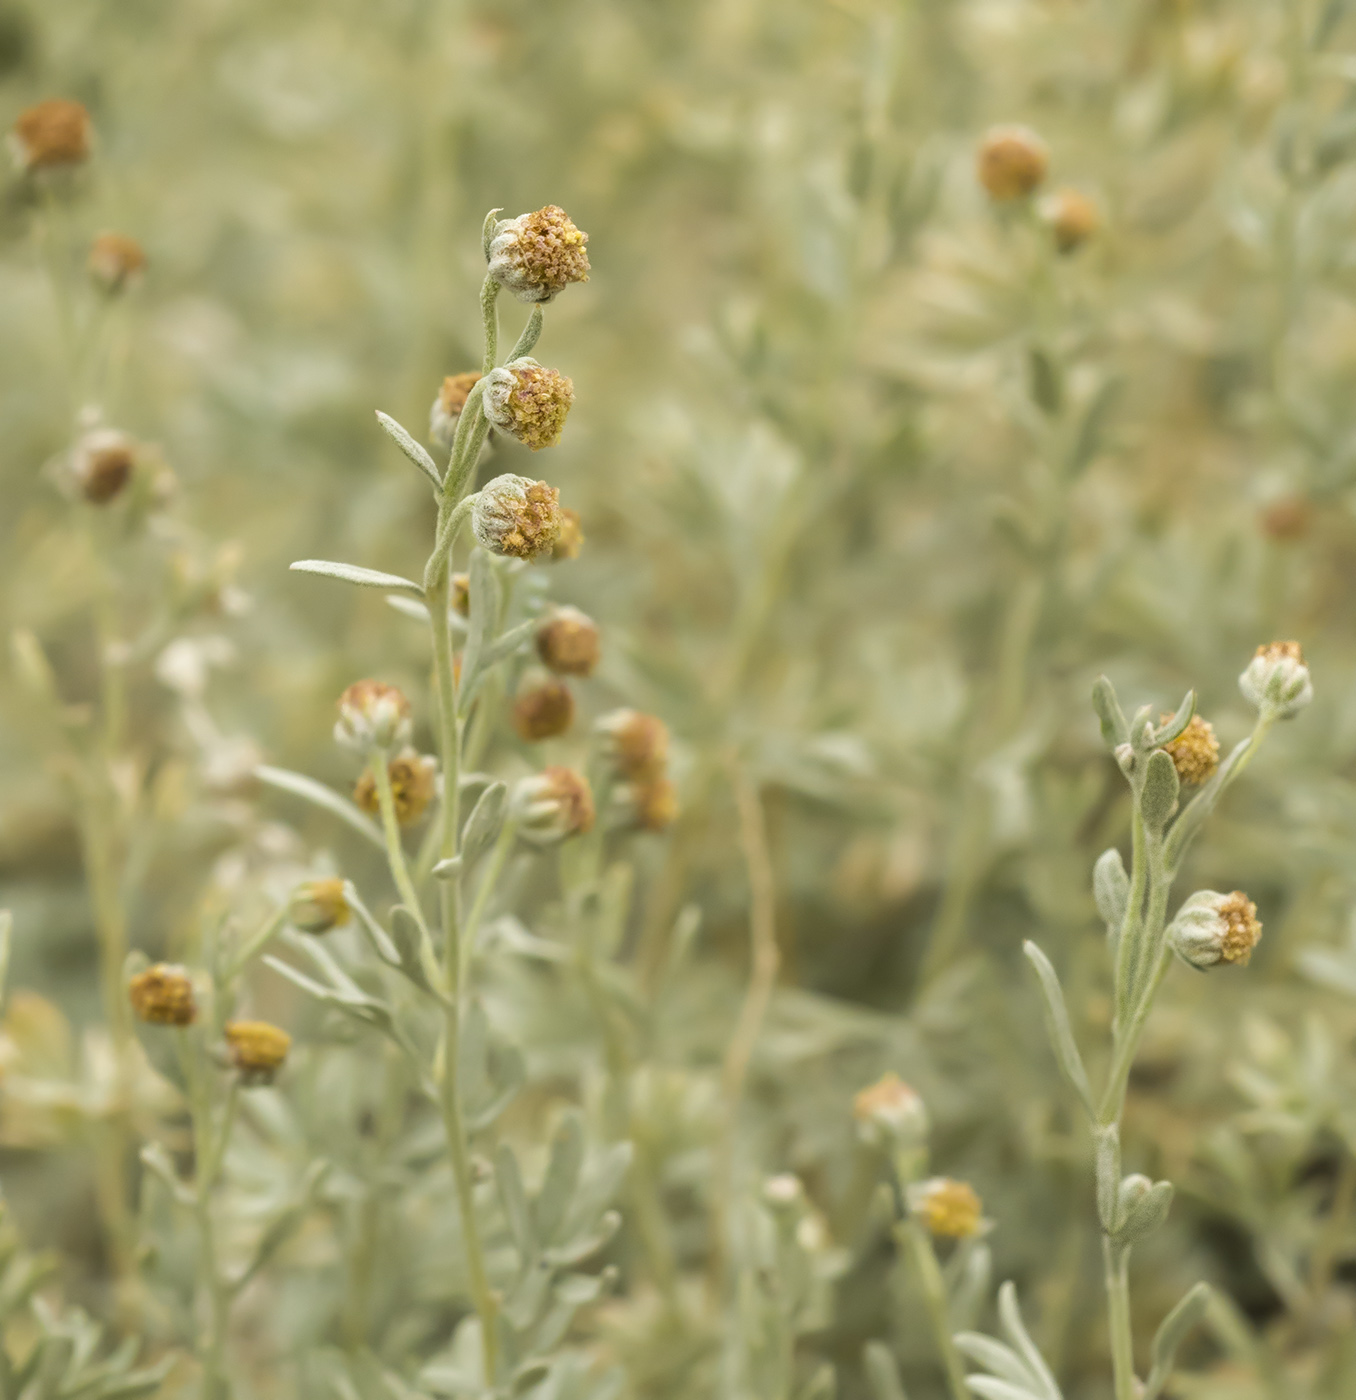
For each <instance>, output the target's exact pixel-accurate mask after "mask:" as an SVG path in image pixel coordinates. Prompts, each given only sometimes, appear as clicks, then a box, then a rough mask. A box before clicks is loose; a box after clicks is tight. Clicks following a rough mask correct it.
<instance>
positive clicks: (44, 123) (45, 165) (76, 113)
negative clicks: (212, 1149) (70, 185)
mask: <svg viewBox="0 0 1356 1400" xmlns="http://www.w3.org/2000/svg"><path fill="white" fill-rule="evenodd" d="M92 135H93V130H92V128H91V126H90V120H89V113H88V112H87V111H86V110H85V109H84V108H83V107H82V106H81V105H80V103H78V102H71V101H68V100H67V99H65V98H61V97H53V98H49V99H48V100H47V101H46V102H39V103H38V104H37V105H36V106H35V107H29V108H26V109H25V110H24V111H22V112H20V113H19V119H18V121H16V122H15V123H14V128H13V130H12V131H11V132H10V136H9V146H10V150H11V151H13V153H14V158H15V160H16V161H17V162H18V163H19V168H20V169H21V170H51V169H55V168H56V167H58V166H64V165H80V164H81V163H83V162H84V161H86V160H88V159H89V153H90V142H91V138H92Z"/></svg>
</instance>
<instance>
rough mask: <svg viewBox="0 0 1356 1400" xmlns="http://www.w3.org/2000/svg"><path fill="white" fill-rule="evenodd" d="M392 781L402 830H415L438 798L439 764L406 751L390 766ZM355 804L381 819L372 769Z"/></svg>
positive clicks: (367, 770) (357, 788)
mask: <svg viewBox="0 0 1356 1400" xmlns="http://www.w3.org/2000/svg"><path fill="white" fill-rule="evenodd" d="M386 776H387V777H388V778H389V779H390V781H391V800H392V802H393V804H394V806H395V815H396V821H398V822H399V823H400V825H401V826H413V825H414V824H415V822H417V821H418V820H419V818H420V817H422V816H423V815H424V813H425V812H426V811H428V806H429V803H430V802H432V801H433V799H434V798H435V797H436V796H437V795H438V764H437V761H436V760H435V759H433V758H432V757H430V756H429V755H428V754H420V753H415V751H414V750H413V749H406V750H404V751H403V752H402V753H398V754H396V756H395V757H394V758H393V759H391V761H390V762H389V763H388V764H387V765H386ZM353 800H354V802H356V803H357V804H358V806H359V807H361V808H362V809H363V811H364V812H368V813H370V814H371V815H372V816H377V815H379V814H380V812H381V800H380V798H379V797H378V796H377V780H376V778H375V777H373V776H372V769H371V767H370V766H369V767H367V768H364V769H363V773H362V777H360V778H359V779H358V781H357V783H356V784H355V785H354V788H353Z"/></svg>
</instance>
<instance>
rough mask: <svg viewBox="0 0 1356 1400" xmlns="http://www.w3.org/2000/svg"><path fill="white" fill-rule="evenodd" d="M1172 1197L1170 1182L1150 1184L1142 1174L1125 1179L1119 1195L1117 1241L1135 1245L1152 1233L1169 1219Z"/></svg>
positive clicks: (1117, 1204)
mask: <svg viewBox="0 0 1356 1400" xmlns="http://www.w3.org/2000/svg"><path fill="white" fill-rule="evenodd" d="M1172 1195H1173V1192H1172V1185H1171V1183H1169V1182H1166V1181H1159V1182H1154V1181H1150V1180H1149V1178H1148V1177H1147V1176H1143V1175H1141V1174H1140V1173H1139V1172H1134V1173H1132V1174H1131V1175H1130V1176H1127V1177H1125V1178H1124V1179H1123V1180H1122V1182H1121V1184H1120V1186H1119V1188H1118V1189H1117V1192H1116V1219H1117V1221H1118V1222H1119V1227H1118V1229H1117V1230H1116V1238H1117V1239H1118V1240H1123V1241H1124V1242H1125V1243H1127V1244H1132V1243H1134V1242H1135V1241H1136V1240H1142V1239H1143V1238H1144V1237H1145V1236H1146V1235H1150V1234H1152V1233H1153V1232H1154V1231H1155V1230H1157V1229H1158V1228H1159V1227H1160V1226H1161V1225H1162V1224H1163V1222H1164V1221H1165V1220H1166V1219H1167V1218H1168V1210H1169V1209H1170V1207H1171V1206H1172Z"/></svg>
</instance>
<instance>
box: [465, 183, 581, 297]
mask: <svg viewBox="0 0 1356 1400" xmlns="http://www.w3.org/2000/svg"><path fill="white" fill-rule="evenodd" d="M588 241H589V236H588V234H586V233H583V232H581V231H580V230H579V229H577V228H576V227H575V226H574V224H573V223H571V222H570V217H569V215H568V214H566V212H565V211H564V210H563V209H561V208H559V207H558V206H557V205H554V204H548V205H547V206H546V207H545V208H544V209H538V210H537V211H536V212H535V213H533V214H519V215H518V217H517V218H516V219H500V220H498V222H497V223H496V224H495V226H494V232H493V233H492V234H491V236H490V244H489V262H490V266H489V273H490V276H491V277H493V278H494V280H495V281H496V282H498V283H499V285H500V286H501V287H503V288H504V289H505V290H506V291H509V292H512V293H513V295H514V296H516V297H517V298H518V300H519V301H550V300H551V298H552V297H554V296H555V295H556V294H557V293H558V292H562V291H564V290H565V288H566V287H568V286H569V285H570V283H571V282H587V281H588V280H589V255H588V250H587V247H586V245H587V243H588Z"/></svg>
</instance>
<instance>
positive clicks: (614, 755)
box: [593, 710, 669, 779]
mask: <svg viewBox="0 0 1356 1400" xmlns="http://www.w3.org/2000/svg"><path fill="white" fill-rule="evenodd" d="M593 732H594V733H595V734H597V735H598V738H599V740H600V741H601V747H602V751H603V756H604V758H606V760H607V761H608V762H609V763H610V764H611V765H612V767H613V768H615V769H616V770H617V772H618V773H619V774H620V775H621V776H622V777H624V778H632V779H648V778H656V777H659V776H661V775H662V774H663V771H664V765H665V763H666V762H667V761H668V756H669V731H668V728H667V727H666V726H665V724H664V722H663V720H660V719H656V718H655V717H654V715H647V714H642V713H641V712H640V711H639V710H612V711H610V712H609V713H608V714H605V715H603V716H602V718H601V719H599V720H598V721H597V723H596V724H595V725H594V726H593Z"/></svg>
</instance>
